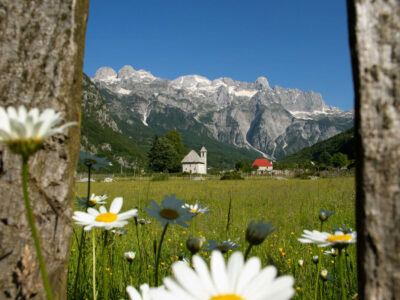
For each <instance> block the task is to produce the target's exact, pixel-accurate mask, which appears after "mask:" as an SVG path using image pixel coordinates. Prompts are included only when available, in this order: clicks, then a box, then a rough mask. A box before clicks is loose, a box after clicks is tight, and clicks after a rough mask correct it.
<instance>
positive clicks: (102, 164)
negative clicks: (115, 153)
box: [79, 152, 111, 170]
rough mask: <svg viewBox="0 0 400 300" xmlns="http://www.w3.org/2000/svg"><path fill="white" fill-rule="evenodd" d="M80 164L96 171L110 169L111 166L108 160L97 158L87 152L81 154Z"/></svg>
mask: <svg viewBox="0 0 400 300" xmlns="http://www.w3.org/2000/svg"><path fill="white" fill-rule="evenodd" d="M79 162H81V163H83V164H84V165H85V166H87V167H89V168H93V169H94V170H99V169H100V168H103V169H108V166H109V165H111V163H110V162H109V161H108V160H107V158H105V157H97V156H94V155H92V154H90V153H86V152H79Z"/></svg>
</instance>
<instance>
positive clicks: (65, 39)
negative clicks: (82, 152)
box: [0, 0, 89, 299]
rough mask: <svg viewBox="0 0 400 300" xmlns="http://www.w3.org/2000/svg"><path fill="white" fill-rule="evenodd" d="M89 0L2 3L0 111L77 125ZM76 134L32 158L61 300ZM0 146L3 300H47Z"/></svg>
mask: <svg viewBox="0 0 400 300" xmlns="http://www.w3.org/2000/svg"><path fill="white" fill-rule="evenodd" d="M88 5H89V0H25V1H24V0H0V105H1V106H9V105H13V106H18V105H21V104H22V105H25V106H26V107H30V108H31V107H38V108H40V109H41V110H43V109H45V108H53V109H55V110H56V111H59V112H62V113H63V116H64V119H65V120H67V121H79V119H80V110H81V108H80V107H81V103H80V98H81V95H80V93H81V81H82V66H83V50H84V39H85V31H86V21H87V16H88ZM78 151H79V126H75V127H70V128H69V129H68V136H67V135H61V134H60V135H57V136H55V137H53V138H51V139H49V140H48V141H46V143H45V145H44V149H43V150H40V151H39V152H38V153H36V154H35V155H34V156H33V157H31V159H30V161H29V164H30V168H29V176H30V181H29V192H30V198H31V202H32V206H33V210H34V215H35V219H36V221H35V223H36V226H37V228H38V232H39V236H40V240H41V245H42V248H43V255H44V258H45V261H46V266H47V270H48V273H49V277H50V282H51V287H52V290H53V294H54V298H55V299H65V294H66V293H65V286H66V275H67V274H66V273H67V262H68V254H69V244H70V237H71V230H72V229H71V214H72V199H73V196H74V176H75V169H76V164H77V159H78ZM20 165H21V160H20V157H18V156H16V155H13V154H12V153H10V151H8V150H7V149H6V148H5V147H4V146H2V145H0V195H1V201H0V221H1V222H0V270H1V272H0V290H1V291H0V299H25V298H26V299H27V298H29V297H31V296H33V295H35V296H34V297H33V299H44V298H45V294H44V290H43V287H42V279H41V276H40V271H39V268H38V263H36V261H37V260H36V252H35V248H34V246H33V241H32V237H31V233H30V229H29V227H28V224H27V220H26V215H25V207H24V201H23V196H22V189H21V185H20V183H21V166H20Z"/></svg>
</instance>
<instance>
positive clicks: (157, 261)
mask: <svg viewBox="0 0 400 300" xmlns="http://www.w3.org/2000/svg"><path fill="white" fill-rule="evenodd" d="M168 224H169V223H167V224H165V226H164V230H163V232H162V234H161V239H160V244H158V249H157V256H156V271H155V275H154V284H155V286H156V287H157V286H158V265H159V263H160V253H161V246H162V243H163V240H164V236H165V232H166V231H167V228H168Z"/></svg>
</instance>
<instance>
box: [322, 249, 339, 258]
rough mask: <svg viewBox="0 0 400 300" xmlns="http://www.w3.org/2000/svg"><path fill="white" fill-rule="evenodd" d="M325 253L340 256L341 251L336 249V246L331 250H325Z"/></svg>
mask: <svg viewBox="0 0 400 300" xmlns="http://www.w3.org/2000/svg"><path fill="white" fill-rule="evenodd" d="M324 254H325V255H330V256H332V257H336V256H338V254H339V253H338V252H337V251H336V250H335V248H332V249H331V250H328V251H324Z"/></svg>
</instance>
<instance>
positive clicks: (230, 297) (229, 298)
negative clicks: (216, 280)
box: [210, 294, 246, 300]
mask: <svg viewBox="0 0 400 300" xmlns="http://www.w3.org/2000/svg"><path fill="white" fill-rule="evenodd" d="M210 300H246V299H244V298H242V297H240V296H238V295H235V294H225V295H218V296H214V297H211V298H210Z"/></svg>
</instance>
